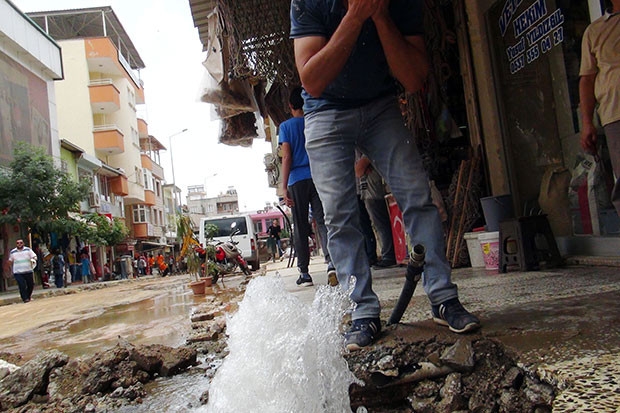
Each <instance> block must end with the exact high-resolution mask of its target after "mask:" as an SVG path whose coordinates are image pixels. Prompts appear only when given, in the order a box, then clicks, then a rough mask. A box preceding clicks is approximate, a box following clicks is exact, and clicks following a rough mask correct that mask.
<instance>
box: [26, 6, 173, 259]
mask: <svg viewBox="0 0 620 413" xmlns="http://www.w3.org/2000/svg"><path fill="white" fill-rule="evenodd" d="M27 15H28V16H29V17H30V18H31V19H32V20H33V21H34V22H35V23H37V24H38V25H39V26H40V27H41V28H42V29H43V30H44V31H45V33H47V34H48V35H49V36H50V37H51V38H53V39H54V40H55V41H56V42H57V43H58V44H59V45H60V46H61V48H62V61H63V67H64V71H65V76H64V79H63V80H60V81H58V82H56V85H55V86H56V97H57V102H58V105H57V107H58V132H59V136H60V138H61V139H63V140H64V141H66V142H67V143H68V144H72V145H74V146H76V147H78V148H81V149H82V151H83V152H82V153H81V154H79V156H78V157H77V165H78V175H79V178H80V179H90V180H92V182H93V186H92V191H91V193H90V195H89V197H88V199H87V200H86V201H85V202H83V204H82V206H81V210H82V212H97V213H101V214H106V215H108V216H110V217H117V218H121V219H124V221H125V223H126V225H127V227H128V228H129V229H130V231H131V235H130V239H129V240H127V241H128V242H127V243H126V245H124V246H122V247H121V248H120V251H118V252H119V253H132V252H133V251H134V249H135V250H142V249H144V248H146V249H151V248H152V247H153V246H163V245H166V239H165V225H166V216H165V214H164V200H163V179H164V173H163V168H162V167H161V166H160V165H159V163H160V160H159V151H160V150H165V148H164V147H163V145H161V143H160V142H159V141H158V140H157V139H156V138H155V137H153V136H152V135H150V134H149V132H148V124H147V122H146V120H144V119H141V118H140V116H139V105H143V104H145V103H146V102H145V97H144V84H143V82H142V80H141V79H140V74H139V71H140V69H143V68H144V67H145V65H144V62H143V61H142V59H141V57H140V55H139V53H138V51H137V50H136V48H135V46H134V44H133V43H132V41H131V38H130V37H129V35H128V34H127V32H126V31H125V29H124V28H123V26H122V24H121V22H120V21H119V19H118V17H117V16H116V14H115V13H114V11H113V10H112V8H111V7H107V6H106V7H92V8H84V9H72V10H57V11H41V12H33V13H27Z"/></svg>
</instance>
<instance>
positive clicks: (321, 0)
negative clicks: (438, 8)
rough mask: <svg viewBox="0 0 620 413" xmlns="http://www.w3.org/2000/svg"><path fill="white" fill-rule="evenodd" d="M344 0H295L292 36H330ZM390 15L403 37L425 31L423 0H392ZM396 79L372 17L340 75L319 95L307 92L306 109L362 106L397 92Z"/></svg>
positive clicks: (337, 22)
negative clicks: (315, 95) (390, 68)
mask: <svg viewBox="0 0 620 413" xmlns="http://www.w3.org/2000/svg"><path fill="white" fill-rule="evenodd" d="M342 3H343V2H342V0H292V2H291V36H290V37H291V38H292V39H296V38H301V37H308V36H321V37H325V38H327V39H329V38H331V36H332V35H333V34H334V32H335V31H336V29H337V28H338V25H339V24H340V22H341V21H342V18H343V17H344V15H345V13H346V9H345V7H344V5H343V4H342ZM389 7H390V15H391V17H392V20H393V21H394V24H395V25H396V27H397V28H398V30H400V32H401V33H402V34H403V35H404V36H415V35H422V34H423V33H424V27H423V25H424V15H423V11H424V10H423V2H422V0H392V1H391V2H390V6H389ZM396 85H397V84H396V80H395V79H394V78H393V77H392V76H391V75H390V70H389V67H388V64H387V60H386V58H385V54H384V53H383V47H382V46H381V41H380V40H379V35H378V34H377V30H376V28H375V24H374V23H373V21H372V19H368V20H367V21H366V22H365V23H364V26H363V28H362V31H361V33H360V35H359V37H358V39H357V43H356V45H355V47H354V48H353V51H352V52H351V55H350V56H349V60H348V61H347V63H346V64H345V66H344V68H343V69H342V71H341V72H340V74H338V77H336V79H335V80H334V81H333V82H332V83H331V84H330V85H328V86H327V88H325V90H324V91H323V94H322V95H321V96H320V97H319V98H314V97H312V96H310V95H308V94H307V93H306V92H305V91H304V99H305V105H304V112H305V113H310V112H313V111H316V110H325V109H332V108H354V107H360V106H363V105H365V104H367V103H369V102H371V101H373V100H375V99H377V98H381V97H383V96H387V95H390V94H394V93H395V92H396Z"/></svg>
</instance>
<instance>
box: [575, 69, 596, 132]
mask: <svg viewBox="0 0 620 413" xmlns="http://www.w3.org/2000/svg"><path fill="white" fill-rule="evenodd" d="M595 78H596V75H585V76H581V79H580V80H579V107H580V111H581V121H582V123H583V125H588V126H589V125H592V122H593V118H594V107H595V106H596V97H595V96H594V80H595Z"/></svg>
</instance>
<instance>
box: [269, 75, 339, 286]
mask: <svg viewBox="0 0 620 413" xmlns="http://www.w3.org/2000/svg"><path fill="white" fill-rule="evenodd" d="M303 103H304V100H303V98H302V97H301V88H300V87H296V88H294V89H293V90H292V91H291V94H290V97H289V108H290V110H291V114H292V115H293V117H292V118H290V119H288V120H286V121H284V122H282V123H281V124H280V130H279V138H278V143H279V144H280V147H281V151H282V192H283V193H284V201H285V202H286V205H288V206H289V207H291V210H292V212H293V223H294V231H293V241H294V245H295V251H296V253H297V268H298V269H299V278H298V279H297V285H301V286H311V285H313V282H312V277H311V276H310V274H309V273H308V265H309V264H310V246H309V245H308V237H309V236H310V234H311V232H312V229H311V226H310V222H309V215H308V213H309V209H308V207H309V206H311V207H312V216H313V218H314V219H315V220H316V223H317V227H318V230H319V238H320V241H321V247H322V248H323V253H324V254H325V260H326V261H327V263H328V266H327V278H328V281H329V282H330V284H331V285H333V284H335V283H337V281H336V271H335V270H334V266H333V265H332V262H331V259H330V256H329V252H328V250H327V228H325V220H324V217H323V205H322V204H321V199H320V198H319V194H318V193H317V192H316V188H315V187H314V182H313V181H312V175H311V174H310V163H309V161H308V154H307V153H306V149H305V144H306V138H305V136H304V111H303Z"/></svg>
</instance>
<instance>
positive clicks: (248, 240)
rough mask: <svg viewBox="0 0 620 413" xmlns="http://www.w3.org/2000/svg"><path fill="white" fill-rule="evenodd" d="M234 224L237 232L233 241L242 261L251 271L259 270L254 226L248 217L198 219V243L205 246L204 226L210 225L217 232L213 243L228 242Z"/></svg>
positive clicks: (227, 216)
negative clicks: (238, 249)
mask: <svg viewBox="0 0 620 413" xmlns="http://www.w3.org/2000/svg"><path fill="white" fill-rule="evenodd" d="M233 222H235V223H236V224H237V225H236V226H235V230H239V233H238V234H236V235H235V236H234V237H233V239H234V241H236V242H238V243H239V244H238V245H237V247H239V248H240V249H241V251H243V259H244V260H245V261H246V262H247V263H248V265H249V266H250V267H252V270H253V271H256V270H258V269H259V268H260V260H259V258H258V249H257V245H258V240H257V237H256V234H255V233H254V225H253V224H252V218H250V216H249V215H225V216H223V215H222V216H216V217H207V218H201V219H200V232H199V233H198V242H200V243H201V244H202V245H206V239H205V226H206V225H207V224H212V225H215V226H216V227H218V229H219V231H218V233H217V235H216V236H215V237H213V240H214V241H222V242H225V241H228V240H229V239H230V233H231V232H232V231H233V229H232V227H231V224H232V223H233Z"/></svg>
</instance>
